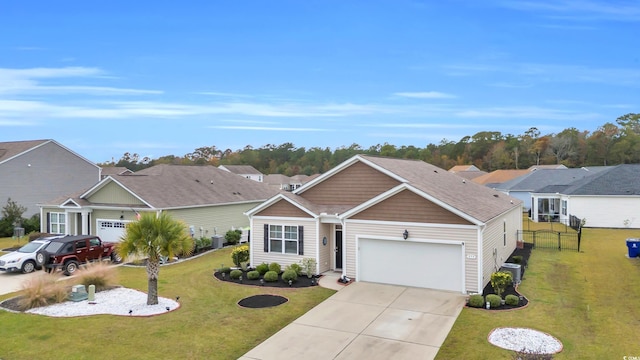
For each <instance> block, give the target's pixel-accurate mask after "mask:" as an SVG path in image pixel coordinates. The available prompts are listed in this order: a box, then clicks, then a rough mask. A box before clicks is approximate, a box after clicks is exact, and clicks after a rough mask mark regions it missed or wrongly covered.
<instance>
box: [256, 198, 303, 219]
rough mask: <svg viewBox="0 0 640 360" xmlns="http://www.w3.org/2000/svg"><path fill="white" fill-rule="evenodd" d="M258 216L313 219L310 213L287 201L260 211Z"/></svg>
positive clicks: (281, 201)
mask: <svg viewBox="0 0 640 360" xmlns="http://www.w3.org/2000/svg"><path fill="white" fill-rule="evenodd" d="M256 216H281V217H302V218H305V217H311V215H309V214H308V213H306V212H304V211H302V210H300V208H298V207H296V206H295V205H293V204H291V203H290V202H288V201H286V200H280V201H278V202H276V203H275V204H273V205H271V206H269V207H268V208H266V209H264V210H262V211H260V212H259V213H257V214H256Z"/></svg>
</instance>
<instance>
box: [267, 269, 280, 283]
mask: <svg viewBox="0 0 640 360" xmlns="http://www.w3.org/2000/svg"><path fill="white" fill-rule="evenodd" d="M264 281H266V282H274V281H278V273H277V272H275V271H267V272H266V273H265V274H264Z"/></svg>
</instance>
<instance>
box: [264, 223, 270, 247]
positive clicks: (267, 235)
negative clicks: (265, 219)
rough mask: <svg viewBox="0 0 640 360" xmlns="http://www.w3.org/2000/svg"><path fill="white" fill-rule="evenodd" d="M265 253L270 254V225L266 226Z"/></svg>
mask: <svg viewBox="0 0 640 360" xmlns="http://www.w3.org/2000/svg"><path fill="white" fill-rule="evenodd" d="M264 252H269V224H264Z"/></svg>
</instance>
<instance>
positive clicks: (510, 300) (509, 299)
mask: <svg viewBox="0 0 640 360" xmlns="http://www.w3.org/2000/svg"><path fill="white" fill-rule="evenodd" d="M504 303H505V304H507V305H513V306H516V305H518V304H519V303H520V298H519V297H517V296H516V295H511V294H509V295H507V296H505V297H504Z"/></svg>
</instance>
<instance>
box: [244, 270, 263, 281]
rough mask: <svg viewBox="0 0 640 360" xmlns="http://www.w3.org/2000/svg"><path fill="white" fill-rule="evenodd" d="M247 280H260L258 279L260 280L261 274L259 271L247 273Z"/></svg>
mask: <svg viewBox="0 0 640 360" xmlns="http://www.w3.org/2000/svg"><path fill="white" fill-rule="evenodd" d="M247 279H249V280H258V279H260V273H259V272H258V271H256V270H253V271H249V272H248V273H247Z"/></svg>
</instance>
